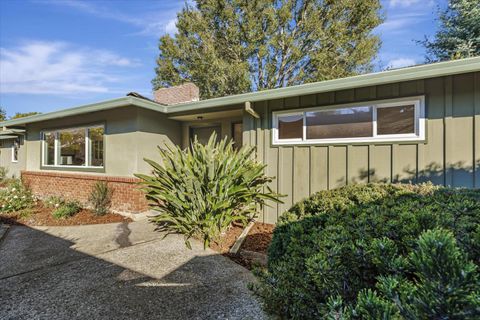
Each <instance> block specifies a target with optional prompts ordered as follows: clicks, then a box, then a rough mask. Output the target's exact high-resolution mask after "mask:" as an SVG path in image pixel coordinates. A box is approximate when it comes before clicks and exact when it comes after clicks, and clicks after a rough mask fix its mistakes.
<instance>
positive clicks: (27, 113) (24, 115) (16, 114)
mask: <svg viewBox="0 0 480 320" xmlns="http://www.w3.org/2000/svg"><path fill="white" fill-rule="evenodd" d="M40 113H41V112H36V111H32V112H25V113H22V112H17V113H15V115H13V116H12V117H11V118H10V119H18V118H24V117H30V116H34V115H37V114H40Z"/></svg>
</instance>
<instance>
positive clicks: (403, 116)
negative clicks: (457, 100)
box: [273, 96, 425, 144]
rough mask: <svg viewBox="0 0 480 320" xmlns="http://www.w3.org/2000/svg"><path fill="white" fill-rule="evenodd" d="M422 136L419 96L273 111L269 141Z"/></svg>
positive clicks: (321, 141) (413, 138) (318, 141)
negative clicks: (271, 138)
mask: <svg viewBox="0 0 480 320" xmlns="http://www.w3.org/2000/svg"><path fill="white" fill-rule="evenodd" d="M423 139H425V106H424V97H423V96H422V97H414V98H402V99H396V100H387V101H385V100H384V101H380V102H372V103H364V104H349V105H339V106H331V107H321V108H320V107H316V108H308V109H301V110H295V111H291V110H290V111H279V112H274V113H273V144H338V143H355V142H376V141H418V140H423Z"/></svg>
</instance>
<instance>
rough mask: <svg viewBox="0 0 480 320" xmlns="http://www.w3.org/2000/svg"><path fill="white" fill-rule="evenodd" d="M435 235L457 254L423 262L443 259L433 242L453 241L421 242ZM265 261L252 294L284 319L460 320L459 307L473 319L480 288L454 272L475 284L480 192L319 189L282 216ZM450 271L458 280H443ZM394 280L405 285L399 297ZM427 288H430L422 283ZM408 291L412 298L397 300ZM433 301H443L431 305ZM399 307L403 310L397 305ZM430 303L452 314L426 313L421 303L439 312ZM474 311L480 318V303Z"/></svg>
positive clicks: (479, 260)
mask: <svg viewBox="0 0 480 320" xmlns="http://www.w3.org/2000/svg"><path fill="white" fill-rule="evenodd" d="M436 228H442V229H444V230H448V231H449V232H451V234H452V235H453V236H454V238H455V241H456V246H458V250H457V249H455V250H456V251H455V250H454V249H451V248H452V246H450V247H449V248H450V249H449V251H446V252H447V253H443V256H442V255H440V254H439V256H435V255H434V256H431V257H428V255H424V256H422V255H421V253H422V252H423V253H426V252H427V251H430V253H431V254H436V253H438V252H439V250H440V249H438V250H437V249H435V247H434V245H435V241H437V242H438V243H446V242H447V240H445V239H446V238H448V236H445V235H444V234H442V233H440V232H439V231H438V232H437V231H436V232H434V235H431V234H430V233H425V234H423V233H424V232H425V231H427V230H432V229H436ZM422 234H423V236H422V238H420V240H418V239H419V237H420V236H421V235H422ZM449 234H450V233H449ZM442 237H443V238H445V239H442ZM432 239H434V240H432ZM425 243H427V244H425ZM417 248H418V249H417ZM426 248H428V249H426ZM457 252H461V254H460V253H457ZM459 255H462V258H461V259H460V258H459ZM268 258H269V259H268V266H267V269H266V270H263V271H259V272H257V275H258V276H259V279H260V281H259V284H258V285H256V286H255V287H254V290H255V292H256V293H257V294H258V295H259V296H260V297H262V299H263V300H264V306H265V308H266V309H267V310H268V311H269V312H271V313H274V314H277V315H280V316H282V317H285V318H292V319H314V318H315V319H316V318H323V317H332V318H335V317H336V318H343V319H348V318H351V317H354V318H355V317H357V318H370V319H380V318H383V319H403V318H405V319H415V318H416V317H410V316H409V314H417V315H419V318H429V317H430V315H432V317H431V318H442V317H436V316H433V315H434V314H435V315H438V314H441V313H442V312H443V315H445V316H448V315H452V314H457V312H456V311H455V310H454V309H455V308H457V309H458V310H463V311H465V310H470V311H471V310H474V309H471V308H475V307H472V304H471V303H470V302H471V301H474V298H475V292H477V294H478V292H480V285H479V283H478V281H477V282H475V281H474V282H473V283H472V286H465V285H464V284H465V282H462V281H463V280H461V279H460V278H461V277H460V276H459V277H460V278H455V277H454V276H453V274H458V272H459V271H458V270H460V269H461V270H463V271H462V272H464V273H465V277H467V278H468V279H470V280H472V279H473V280H475V279H477V276H472V275H471V274H470V273H468V272H467V271H468V270H471V268H472V267H471V265H472V262H473V263H474V264H476V265H478V264H480V192H479V191H478V190H466V189H448V188H441V187H435V186H432V185H428V184H426V185H419V186H413V185H384V184H370V185H352V186H347V187H344V188H341V189H338V190H332V191H322V192H319V193H317V194H315V195H313V196H312V197H311V198H308V199H305V200H303V201H301V202H299V203H297V204H296V205H294V206H293V207H292V208H291V209H290V210H289V211H288V212H286V213H285V214H284V215H283V216H282V218H281V219H280V223H279V225H278V226H277V228H276V229H275V231H274V236H273V240H272V243H271V245H270V248H269V252H268ZM422 259H424V260H422ZM428 259H430V260H432V262H429V263H431V264H439V263H440V264H443V266H444V267H445V270H441V271H440V269H441V268H439V270H438V271H435V270H434V269H432V268H431V269H430V270H429V269H428V268H427V267H426V265H427V264H426V261H428ZM435 259H436V260H435ZM458 259H460V260H458ZM462 259H463V260H462ZM457 260H458V261H461V262H455V261H457ZM433 261H434V262H433ZM468 261H471V262H468ZM456 263H457V264H456ZM462 268H463V269H462ZM440 272H443V276H442V275H441V274H440ZM472 272H473V271H472ZM475 272H477V271H475ZM449 273H451V274H452V278H448V277H447V278H445V277H444V276H445V274H449ZM426 274H428V277H430V278H426V277H427V276H426ZM467 274H468V275H467ZM394 279H396V280H397V281H399V283H400V284H401V285H399V287H396V288H397V289H398V294H397V295H395V294H394V293H393V292H394V290H393V289H392V283H394V282H393V280H394ZM400 279H404V280H402V281H403V282H402V281H401V280H400ZM424 279H428V281H427V280H424ZM434 279H437V280H438V281H437V282H436V283H434V281H436V280H434ZM439 279H440V280H441V281H443V282H441V281H440V280H439ZM473 280H472V281H473ZM450 281H452V282H453V284H452V283H450ZM427 282H428V283H429V285H431V286H432V287H428V285H424V284H427ZM387 284H389V285H390V286H387ZM412 285H413V287H412ZM442 285H444V286H445V287H442ZM454 285H457V287H454ZM434 286H435V287H434ZM379 287H380V288H389V289H388V290H387V289H385V290H383V291H382V290H380V289H379ZM438 288H444V289H445V290H450V289H452V288H453V289H452V290H457V291H456V293H455V295H458V299H456V300H452V299H451V297H448V295H445V296H438V295H436V294H437V293H438V292H437V291H438V290H439V289H438ZM397 289H395V290H397ZM406 290H407V291H406ZM408 290H410V291H408ZM422 290H423V291H422ZM462 290H463V291H462ZM475 290H476V291H475ZM402 292H403V293H405V292H408V293H409V294H408V296H411V297H413V298H412V299H413V300H408V301H406V300H405V301H403V300H402V298H398V297H399V296H400V295H401V294H402ZM389 294H390V295H389ZM429 295H430V296H429ZM428 297H432V299H437V300H436V302H430V304H426V300H428V299H429V298H428ZM476 297H477V298H478V296H476ZM399 299H400V300H399ZM472 299H473V300H472ZM397 300H398V301H400V302H399V303H402V305H399V304H398V303H392V301H397ZM467 300H468V301H470V302H466V301H467ZM402 301H403V302H402ZM449 301H450V302H451V303H454V304H455V307H453V306H452V305H451V304H448V303H449ZM477 302H478V300H477ZM357 303H358V305H357ZM433 304H436V305H435V306H437V305H445V306H449V307H448V308H449V309H448V310H447V311H445V310H440V311H438V313H434V312H435V311H432V312H433V313H427V312H426V310H423V311H422V310H420V309H422V308H423V307H422V306H425V305H426V306H427V307H425V308H426V309H428V310H430V309H432V310H433V309H434V306H433ZM476 308H477V309H476V310H477V311H478V310H480V309H479V308H480V305H478V303H477V305H476ZM406 309H408V310H406ZM463 311H460V312H463ZM467 313H469V312H467V311H465V315H466V314H467ZM470 313H471V312H470ZM447 318H449V317H446V318H445V319H447ZM453 318H455V317H453Z"/></svg>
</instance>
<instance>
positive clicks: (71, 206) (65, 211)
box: [52, 201, 82, 219]
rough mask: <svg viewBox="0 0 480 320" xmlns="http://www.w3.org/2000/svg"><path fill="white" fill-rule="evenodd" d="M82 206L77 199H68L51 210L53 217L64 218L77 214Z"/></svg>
mask: <svg viewBox="0 0 480 320" xmlns="http://www.w3.org/2000/svg"><path fill="white" fill-rule="evenodd" d="M80 210H82V207H81V205H80V203H79V202H78V201H68V202H65V203H64V204H62V205H61V206H59V207H58V208H57V209H55V210H54V211H53V212H52V216H53V217H54V218H55V219H66V218H69V217H71V216H73V215H75V214H77V213H78V212H79V211H80Z"/></svg>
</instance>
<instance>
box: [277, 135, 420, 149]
mask: <svg viewBox="0 0 480 320" xmlns="http://www.w3.org/2000/svg"><path fill="white" fill-rule="evenodd" d="M424 142H426V138H425V137H418V136H415V137H388V138H374V139H332V140H317V141H315V140H310V141H298V140H297V141H273V142H272V146H274V147H281V146H329V145H369V144H373V145H375V144H392V143H393V144H412V143H424Z"/></svg>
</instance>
